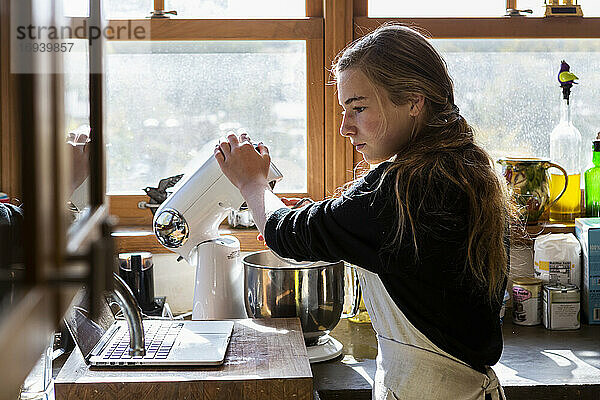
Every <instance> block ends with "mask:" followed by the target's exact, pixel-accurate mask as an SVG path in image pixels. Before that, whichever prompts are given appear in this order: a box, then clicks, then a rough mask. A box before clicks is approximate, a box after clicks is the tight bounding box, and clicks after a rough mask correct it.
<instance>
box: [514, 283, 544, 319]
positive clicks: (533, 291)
mask: <svg viewBox="0 0 600 400" xmlns="http://www.w3.org/2000/svg"><path fill="white" fill-rule="evenodd" d="M512 297H513V323H514V324H517V325H538V324H540V323H542V280H541V279H538V278H527V277H525V278H515V279H513V288H512Z"/></svg>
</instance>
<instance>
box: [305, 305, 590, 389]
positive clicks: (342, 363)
mask: <svg viewBox="0 0 600 400" xmlns="http://www.w3.org/2000/svg"><path fill="white" fill-rule="evenodd" d="M509 315H510V314H507V317H508V316H509ZM507 319H508V320H505V324H504V326H503V334H504V352H503V354H502V358H501V359H500V361H499V363H498V364H496V365H495V366H494V367H493V368H494V371H495V372H496V374H497V375H498V379H499V380H500V383H501V384H502V385H503V386H504V390H505V393H506V396H507V398H508V399H510V400H519V399H527V400H530V399H545V400H554V399H561V400H563V399H578V400H592V399H593V400H599V399H600V326H598V325H596V326H589V325H582V328H581V329H580V330H577V331H549V330H546V329H545V328H544V327H543V326H541V325H538V326H533V327H528V326H519V325H513V323H512V321H511V320H510V318H507ZM331 335H332V336H333V337H335V338H336V339H337V340H339V341H340V342H342V343H343V344H344V353H343V354H344V355H343V356H340V357H338V358H337V359H335V360H331V361H327V362H323V363H318V364H313V365H312V366H311V367H312V371H313V379H314V388H315V391H316V393H317V396H318V397H319V398H320V399H321V400H329V399H345V398H352V399H365V400H367V399H368V400H370V399H371V387H372V383H373V378H374V376H375V369H376V366H375V357H376V356H377V340H376V337H375V333H374V331H373V328H372V327H371V325H370V324H368V323H367V324H356V323H352V322H349V321H348V320H345V319H344V320H341V321H340V323H339V324H338V325H337V326H336V327H335V329H334V330H333V331H332V333H331Z"/></svg>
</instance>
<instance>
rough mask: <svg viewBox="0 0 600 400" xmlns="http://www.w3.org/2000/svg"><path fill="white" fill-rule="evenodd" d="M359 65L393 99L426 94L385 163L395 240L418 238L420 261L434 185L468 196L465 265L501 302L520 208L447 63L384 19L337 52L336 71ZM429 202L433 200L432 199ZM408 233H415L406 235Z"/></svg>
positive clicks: (417, 37) (398, 242)
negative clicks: (467, 114) (466, 112)
mask: <svg viewBox="0 0 600 400" xmlns="http://www.w3.org/2000/svg"><path fill="white" fill-rule="evenodd" d="M351 68H352V69H357V70H360V71H361V72H362V73H364V74H365V76H366V77H367V78H368V79H369V81H370V82H371V83H372V84H373V85H375V87H376V88H378V89H382V90H379V92H380V93H384V94H385V95H387V97H388V99H389V101H391V102H393V103H394V104H395V105H404V104H407V103H408V102H409V100H410V99H411V98H413V97H414V95H415V94H419V95H422V96H423V97H424V98H425V102H424V106H423V109H422V110H421V113H420V115H419V117H418V118H417V119H416V120H415V125H414V128H413V133H412V134H411V138H410V140H409V142H408V143H407V144H406V146H405V147H404V148H403V149H402V151H401V152H400V153H399V154H397V155H396V157H395V159H394V160H393V161H392V162H391V164H390V166H389V167H388V168H387V169H386V171H385V173H384V176H383V178H382V179H381V182H383V180H384V179H386V177H388V176H391V177H392V178H393V180H392V181H393V182H395V185H394V192H395V198H396V208H397V212H398V221H397V224H396V231H395V236H394V238H393V241H392V245H393V246H395V247H396V248H399V247H400V245H401V244H402V243H404V242H405V241H406V240H410V241H411V242H412V246H413V247H414V255H415V258H416V259H417V260H418V257H419V252H418V235H419V233H418V232H422V228H423V225H422V224H423V222H422V221H420V219H419V218H418V216H419V215H423V214H424V213H426V212H427V207H429V206H431V205H428V204H426V201H427V200H426V199H433V201H438V202H440V201H443V200H442V199H440V198H439V193H437V192H436V193H437V196H436V194H432V190H436V188H435V187H434V186H436V184H439V183H440V182H443V185H445V186H446V188H448V187H451V188H453V190H455V191H460V192H462V193H464V194H465V196H466V198H467V200H468V205H467V207H468V227H467V243H466V252H467V254H466V265H465V266H464V268H465V270H466V271H468V272H470V273H471V274H472V276H473V277H474V278H475V279H476V280H477V281H478V282H479V283H480V284H481V287H482V288H487V293H488V297H489V299H490V300H492V301H494V300H495V301H498V298H499V296H502V287H503V284H504V281H505V278H506V277H507V275H508V249H507V246H506V244H507V243H506V240H507V236H506V234H507V232H508V231H507V229H508V227H509V225H510V224H511V223H513V222H515V221H517V220H518V214H517V212H516V208H515V206H514V202H513V201H512V198H511V196H510V195H509V192H508V190H507V186H506V182H505V181H504V179H502V178H501V177H499V176H498V174H497V173H496V172H495V170H494V167H493V161H492V159H491V158H490V157H489V155H488V154H487V153H486V152H485V151H484V150H483V149H482V148H481V147H480V146H478V145H477V144H476V143H475V142H474V137H473V128H472V127H471V126H470V125H469V124H468V123H467V122H466V120H465V119H464V118H463V117H462V116H461V114H460V112H459V109H458V107H457V106H456V105H455V104H454V85H453V82H452V79H451V78H450V76H449V74H448V69H447V65H446V62H445V61H444V59H443V58H442V57H441V56H440V54H439V53H438V52H437V51H436V50H435V48H434V47H433V46H432V45H431V43H430V42H429V40H427V38H426V37H425V36H424V35H422V34H421V33H419V32H417V31H416V30H415V29H412V28H409V27H407V26H404V25H400V24H386V25H383V26H381V27H379V28H377V29H376V30H375V31H373V32H371V33H369V34H367V35H366V36H363V37H362V38H360V39H357V40H356V41H354V42H353V43H351V44H350V45H348V47H346V49H344V50H343V51H342V52H341V53H340V54H339V55H338V57H337V58H336V60H335V61H334V64H333V73H334V76H337V74H339V73H341V72H342V71H345V70H348V69H351ZM430 201H431V200H430ZM407 232H409V233H410V236H411V237H410V238H407V237H405V234H406V233H407Z"/></svg>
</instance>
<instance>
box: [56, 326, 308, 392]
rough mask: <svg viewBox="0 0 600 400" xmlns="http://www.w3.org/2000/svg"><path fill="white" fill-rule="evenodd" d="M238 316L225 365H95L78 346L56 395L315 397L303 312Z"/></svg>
mask: <svg viewBox="0 0 600 400" xmlns="http://www.w3.org/2000/svg"><path fill="white" fill-rule="evenodd" d="M234 322H235V324H234V328H233V335H232V337H231V342H230V344H229V348H228V349H227V353H226V355H225V362H224V363H223V365H219V366H212V367H198V366H196V367H193V366H168V367H167V366H165V367H134V368H118V367H106V368H90V366H88V365H87V364H86V363H85V361H84V360H83V357H82V355H81V352H80V351H79V349H77V348H75V349H74V351H72V352H71V354H70V356H69V357H68V359H67V360H66V362H65V363H64V365H63V366H62V368H61V369H60V372H59V373H58V375H57V376H56V379H55V382H54V392H55V396H56V399H57V400H61V399H67V400H69V399H74V400H80V399H89V398H93V399H106V400H113V399H114V400H119V399H126V398H127V399H134V398H139V399H144V400H163V399H189V398H193V399H198V400H202V399H211V400H216V399H247V400H266V399H274V400H279V399H296V400H311V399H312V398H313V386H312V377H311V375H312V374H311V370H310V365H309V363H308V355H307V353H306V347H305V346H304V338H303V336H302V329H301V326H300V320H299V319H298V318H278V319H260V320H258V319H257V320H254V319H242V320H234Z"/></svg>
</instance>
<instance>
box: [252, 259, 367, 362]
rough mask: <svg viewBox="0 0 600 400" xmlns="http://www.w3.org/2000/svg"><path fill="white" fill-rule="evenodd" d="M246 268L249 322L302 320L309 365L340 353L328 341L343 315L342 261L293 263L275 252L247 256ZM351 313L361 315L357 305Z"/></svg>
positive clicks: (340, 347) (334, 344)
mask: <svg viewBox="0 0 600 400" xmlns="http://www.w3.org/2000/svg"><path fill="white" fill-rule="evenodd" d="M243 264H244V293H245V301H246V311H247V313H248V316H249V317H252V318H270V317H274V318H276V317H298V318H299V319H300V323H301V324H302V332H303V333H304V341H305V342H306V345H307V349H308V351H309V358H310V359H311V362H316V361H323V360H325V359H329V358H333V357H336V356H337V355H339V354H340V353H341V350H342V346H341V344H339V342H337V341H336V340H335V339H333V338H332V337H331V336H329V332H330V331H331V330H332V329H333V328H334V327H335V326H336V325H337V323H338V322H339V320H340V317H341V316H342V309H343V305H344V275H345V265H344V262H343V261H339V262H335V263H330V262H323V261H318V262H307V263H305V264H298V263H294V264H292V263H288V262H286V261H285V260H283V259H282V258H281V257H279V256H277V255H275V254H274V253H273V252H272V251H271V250H263V251H258V252H255V253H251V254H249V255H247V256H245V257H244V258H243ZM354 301H355V302H356V293H355V294H354ZM353 308H354V310H357V309H358V305H357V304H356V305H355V306H354V307H353ZM353 312H354V313H355V312H356V311H353ZM338 344H339V345H338ZM311 353H314V355H313V356H311Z"/></svg>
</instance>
